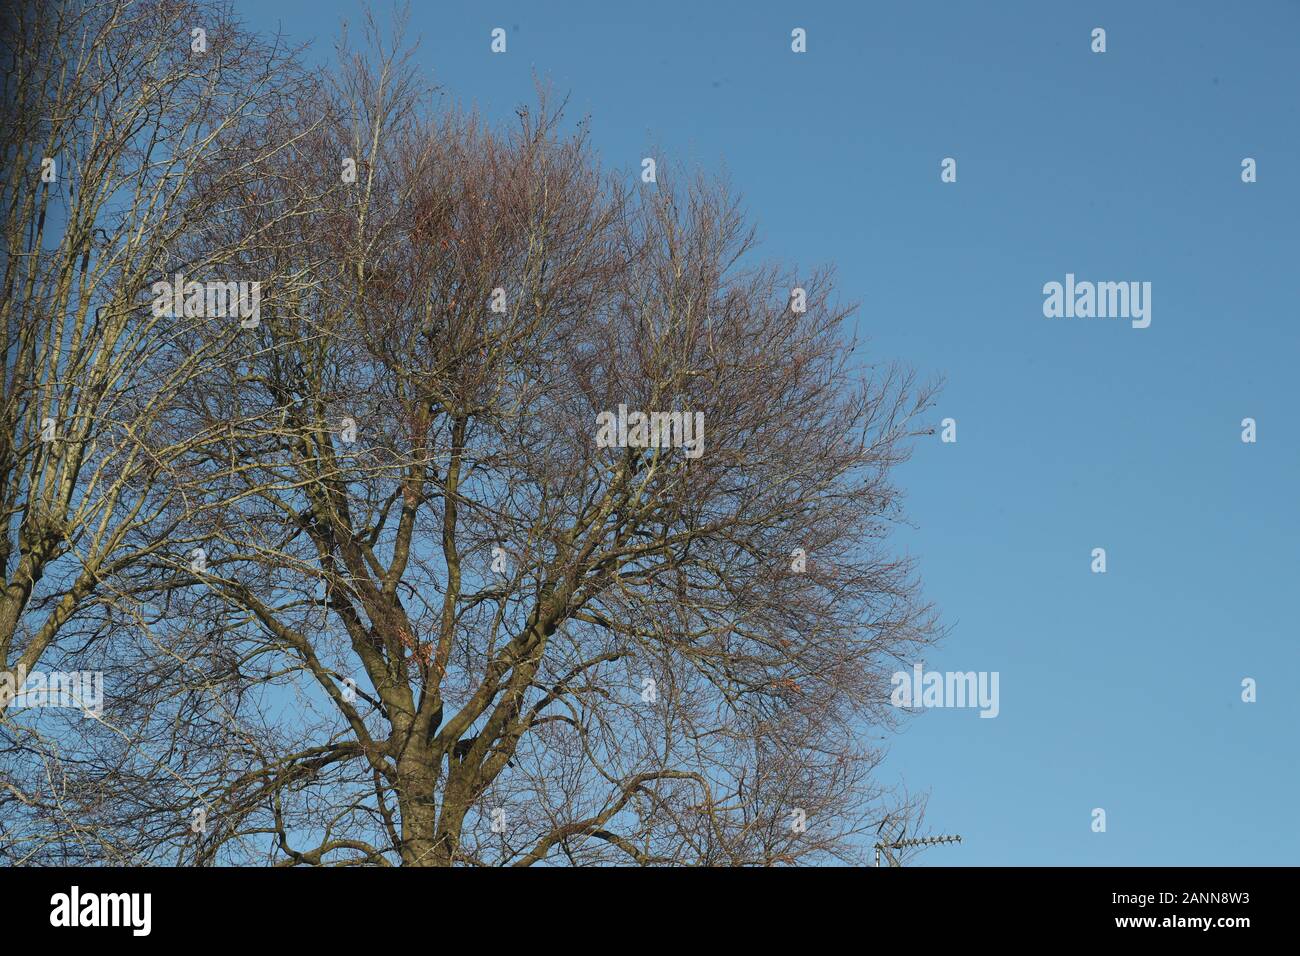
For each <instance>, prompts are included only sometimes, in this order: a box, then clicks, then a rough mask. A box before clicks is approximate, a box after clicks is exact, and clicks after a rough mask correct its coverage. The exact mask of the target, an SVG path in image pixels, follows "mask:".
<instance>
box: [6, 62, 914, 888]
mask: <svg viewBox="0 0 1300 956" xmlns="http://www.w3.org/2000/svg"><path fill="white" fill-rule="evenodd" d="M370 49H371V50H372V51H373V52H372V53H371V54H370V55H368V56H363V55H358V54H353V53H351V52H350V51H348V50H345V51H344V56H343V57H342V58H341V64H342V65H341V66H340V68H339V69H338V70H337V71H333V72H332V73H331V74H330V75H329V76H328V77H327V78H326V79H325V80H322V82H321V83H320V84H319V86H318V87H315V88H314V89H315V92H314V93H313V103H314V104H315V106H316V108H317V110H318V112H316V113H315V114H313V115H310V116H296V115H295V116H291V115H289V114H288V112H287V111H286V112H285V113H283V114H282V115H281V116H280V120H281V122H282V123H283V125H284V126H285V128H286V129H290V130H292V132H291V134H290V135H289V136H288V139H287V143H288V145H287V146H286V148H284V149H282V150H280V151H278V152H277V153H276V155H274V156H271V157H268V158H267V161H266V163H265V164H263V165H262V166H259V168H258V170H257V175H256V178H255V181H252V182H250V183H248V184H247V185H246V186H245V187H243V188H245V189H246V190H247V191H248V193H249V195H250V201H249V202H248V203H246V204H244V205H242V206H239V207H236V208H229V209H227V210H225V212H224V214H223V215H222V216H221V217H219V218H218V219H209V220H208V221H207V228H205V229H203V230H201V231H199V232H197V233H195V234H193V235H191V236H188V237H186V238H184V239H183V240H178V241H176V242H172V243H169V244H166V248H167V250H168V251H169V253H171V254H173V255H180V254H181V252H182V250H185V251H186V254H187V255H188V256H189V257H190V258H191V259H194V258H200V257H211V256H212V254H213V250H221V251H222V254H223V255H224V256H225V257H226V258H225V259H224V260H223V261H224V262H227V263H228V264H229V265H230V267H231V268H234V269H235V271H237V272H238V273H239V274H241V275H249V276H260V277H266V290H265V293H264V296H263V309H262V322H261V324H260V325H259V326H258V327H257V328H255V329H245V330H234V331H232V330H231V329H230V328H229V326H220V325H215V324H213V323H191V324H190V325H189V326H188V327H186V328H184V329H182V330H177V332H176V334H175V341H176V342H177V343H178V352H179V353H180V354H181V355H184V356H196V357H199V358H200V360H199V361H196V362H195V363H194V367H193V371H192V376H193V377H192V379H191V380H189V381H188V384H187V387H185V388H184V389H179V390H177V391H175V392H174V393H172V395H173V397H174V399H175V403H176V406H177V409H178V411H177V421H179V422H183V423H184V428H183V429H182V430H183V432H184V433H185V434H187V435H194V436H202V439H201V440H198V441H193V442H190V443H188V444H186V446H185V447H184V448H183V449H182V450H181V451H180V453H179V454H178V456H177V460H178V465H177V469H178V470H179V471H180V473H181V474H183V475H184V476H185V478H186V481H187V484H185V485H184V487H186V488H188V493H189V494H190V495H191V498H190V499H189V500H187V504H186V507H184V508H182V509H176V510H167V511H166V513H167V514H168V515H173V516H174V524H169V525H168V526H167V527H165V528H154V529H150V531H151V535H152V536H151V537H149V541H150V543H151V544H152V545H153V547H152V548H151V549H150V551H149V554H148V556H147V557H145V558H144V559H143V560H142V561H140V562H138V563H137V564H136V567H138V568H139V576H138V580H137V582H136V587H135V590H134V592H133V597H134V600H133V601H131V602H130V603H129V604H118V605H115V614H116V616H115V617H114V618H113V619H114V621H115V623H116V624H117V625H118V626H117V632H118V634H119V637H118V639H117V640H116V641H115V642H114V643H113V646H112V648H111V651H109V650H106V652H105V653H106V655H108V656H107V657H106V659H109V660H111V667H112V670H111V672H110V673H111V674H112V675H114V679H113V683H112V688H113V689H114V690H113V693H111V695H110V698H109V700H108V701H107V704H106V707H105V717H104V720H103V721H102V722H93V721H92V722H81V723H74V724H68V725H67V726H65V727H64V728H63V731H62V734H61V735H60V738H59V744H60V747H61V748H62V750H61V752H65V753H66V752H67V749H68V748H69V747H72V748H73V749H75V750H76V752H77V753H78V760H77V762H76V763H75V765H73V764H72V762H71V761H67V760H64V759H62V758H60V757H57V756H51V755H49V754H46V755H45V756H44V757H43V759H42V761H40V762H37V761H29V762H28V764H27V769H26V774H27V776H26V777H24V778H23V779H22V780H15V782H14V784H13V785H12V790H13V791H14V792H15V793H19V792H21V794H22V795H23V796H22V799H23V802H24V806H25V809H24V824H23V828H22V838H21V841H20V842H21V843H22V845H23V846H24V847H30V848H31V849H30V850H28V852H29V853H30V854H31V855H32V856H33V857H34V858H37V857H39V858H49V857H60V856H62V857H63V858H69V857H73V858H87V859H90V858H94V857H95V856H96V855H97V854H98V855H100V856H103V857H109V858H113V859H118V860H122V861H130V862H146V861H151V860H163V859H172V860H175V861H179V862H185V863H195V864H205V863H212V862H225V863H238V862H244V863H248V862H275V863H280V864H287V865H299V864H307V865H321V864H326V865H328V864H399V863H400V864H405V865H442V866H446V865H455V864H469V865H500V864H514V865H529V864H534V863H567V864H584V865H585V864H601V863H629V864H666V865H774V864H788V863H800V862H815V861H818V860H828V859H830V860H845V861H848V860H859V859H861V858H862V854H863V853H864V852H867V851H866V850H865V848H866V847H868V846H869V843H870V840H869V839H867V838H866V835H867V834H869V833H871V832H873V831H874V829H875V827H876V825H877V824H878V823H879V821H880V820H881V819H882V818H883V816H884V815H886V814H893V815H895V816H897V815H899V814H902V815H906V814H908V813H909V812H914V810H915V807H913V806H910V805H908V804H907V803H906V801H904V805H902V806H900V805H899V802H898V799H896V797H895V796H894V795H891V794H889V793H887V792H885V790H884V789H883V788H881V787H880V786H879V785H878V784H877V783H876V782H875V781H874V778H873V775H872V771H873V768H874V767H875V766H876V764H877V762H878V760H879V757H880V752H879V750H878V749H877V748H876V747H875V746H874V745H873V744H872V742H871V741H873V740H874V739H876V738H877V737H878V733H873V731H874V730H875V729H876V728H882V727H885V728H887V727H889V726H891V725H892V723H893V721H894V712H893V711H892V709H891V708H890V707H889V703H888V701H889V686H890V685H889V676H888V675H889V673H890V672H891V671H892V670H894V668H895V664H896V661H897V660H899V659H901V658H902V657H904V656H908V655H912V654H914V653H916V652H917V650H918V649H919V648H920V647H922V646H923V645H925V644H927V643H929V642H930V641H932V640H933V639H934V637H935V625H934V621H933V618H932V616H931V613H930V611H929V609H928V608H927V607H926V606H925V605H924V603H923V602H922V601H921V600H920V598H919V597H918V592H917V583H916V581H915V578H914V576H913V573H912V569H911V567H910V565H909V563H908V562H907V561H906V560H903V559H901V558H898V557H894V556H892V555H891V554H890V553H889V550H888V547H887V536H888V532H889V529H890V526H891V525H892V524H893V523H894V522H895V521H896V520H897V519H898V518H899V517H900V514H901V512H900V511H899V505H898V492H897V491H896V489H895V488H894V487H893V485H892V483H891V473H892V472H893V469H894V467H895V466H896V465H897V464H898V463H899V462H900V461H901V460H903V458H904V457H905V455H906V453H907V446H908V442H909V437H910V436H911V435H912V434H913V433H914V429H915V424H914V423H915V421H916V416H917V414H918V413H919V412H920V411H921V410H923V409H924V408H925V407H926V406H927V404H928V401H929V390H928V389H927V388H924V387H920V388H918V387H917V385H916V384H915V383H914V381H913V380H912V378H911V376H910V375H908V374H906V373H905V372H903V371H901V370H899V369H898V368H896V367H894V366H889V365H878V364H874V363H871V362H870V361H868V360H867V359H866V358H865V357H862V356H860V355H859V353H858V346H857V344H856V343H855V342H854V341H853V340H852V338H851V337H850V336H849V335H848V333H847V330H846V328H845V320H846V319H847V318H848V316H849V315H850V313H851V309H850V308H848V307H846V306H843V305H839V304H837V302H836V299H835V296H834V292H833V287H832V277H831V274H830V273H829V272H828V271H820V272H816V273H812V274H800V273H797V272H796V271H794V270H793V269H790V268H786V267H782V266H776V265H771V264H767V263H764V262H762V261H760V260H759V259H758V257H757V254H756V251H755V249H754V235H753V232H752V229H751V228H750V227H749V226H748V225H747V222H746V217H745V215H744V213H743V211H742V210H741V208H740V207H739V205H738V203H737V201H736V200H735V198H734V197H733V196H732V194H731V192H730V190H729V189H728V188H727V186H726V184H725V183H719V182H716V181H712V180H709V179H708V178H705V177H687V176H685V175H683V177H682V178H681V179H680V180H679V179H678V177H677V174H676V173H675V172H674V171H671V170H669V169H668V168H667V166H666V164H663V163H661V164H660V166H659V169H658V177H657V179H658V181H657V182H654V183H643V184H639V185H638V186H636V187H635V188H633V187H629V186H628V185H626V183H625V181H624V180H622V179H621V178H620V177H619V176H617V175H613V174H609V173H606V172H603V171H602V170H601V169H600V168H599V166H598V164H597V163H596V161H595V159H594V157H593V156H592V153H591V150H590V148H589V146H588V144H587V142H586V138H585V135H584V131H583V129H584V124H578V128H577V130H576V131H569V132H565V129H566V127H565V125H564V123H563V120H562V111H561V110H554V109H551V108H550V107H549V105H548V103H547V101H546V97H545V96H543V97H541V98H540V102H539V103H538V104H537V105H536V106H535V107H530V108H527V109H521V110H520V111H519V118H518V123H517V124H516V125H515V126H513V127H512V128H510V129H506V130H498V129H492V128H490V127H488V126H487V125H486V124H484V123H483V122H482V121H481V120H479V119H478V118H477V117H475V116H474V115H472V114H468V113H465V112H463V111H460V110H457V109H455V108H440V109H437V110H434V109H433V108H431V106H430V102H429V100H428V99H427V98H426V97H425V95H424V94H425V91H424V90H423V89H421V87H420V85H419V84H418V82H417V78H416V77H417V74H415V73H414V72H413V70H412V69H411V68H410V66H409V63H408V61H407V59H406V58H405V56H404V54H402V53H401V52H399V51H398V50H399V49H400V48H386V47H385V46H384V45H383V44H374V45H372V46H371V47H370ZM353 173H354V174H355V175H352V174H353ZM248 236H253V237H257V239H256V241H246V242H242V243H241V242H240V239H239V237H248ZM171 362H173V363H176V364H180V362H179V359H178V358H175V357H173V358H171ZM638 412H645V413H651V412H654V413H657V414H658V416H659V417H657V418H656V419H655V421H656V424H657V425H659V424H662V423H664V422H670V423H672V424H671V425H667V426H665V427H664V430H663V431H662V433H660V432H656V435H658V437H660V438H662V439H664V440H663V441H656V442H650V441H640V440H638V437H639V432H638V426H637V425H636V424H635V422H636V418H635V413H638ZM673 415H675V416H676V418H673V417H672V416H673ZM611 417H612V418H613V419H615V420H618V419H622V420H623V423H624V425H625V426H626V424H627V422H628V420H629V418H630V420H631V422H632V424H631V427H630V430H629V429H627V428H622V429H620V428H618V427H614V428H612V429H611V427H610V420H611ZM684 425H693V426H694V427H693V428H692V430H691V431H689V432H686V431H684V430H683V428H682V427H681V426H684ZM628 433H630V435H631V438H630V439H629V440H627V441H621V440H615V441H612V442H611V441H609V440H608V439H610V438H618V439H621V438H623V437H625V436H626V434H628ZM640 437H648V436H640ZM168 487H169V489H170V488H171V487H172V486H171V485H168ZM199 548H201V549H202V553H203V555H204V561H203V563H202V564H201V565H199V566H196V565H195V564H194V563H193V562H192V561H190V560H189V558H188V555H190V554H192V553H193V552H194V550H195V549H199ZM52 764H56V765H57V766H58V779H59V780H60V781H61V784H60V787H61V788H62V789H60V790H59V792H58V793H52V792H51V790H52V789H58V788H50V787H44V788H43V787H42V786H41V784H40V780H39V778H40V776H41V775H42V774H43V775H45V776H46V777H47V778H48V777H49V776H50V769H49V768H50V766H51V765H52ZM0 799H3V798H2V797H0ZM0 806H2V804H0ZM73 833H75V835H76V836H75V839H74V838H73V837H72V836H71V834H73ZM74 844H75V849H70V847H73V846H74ZM15 845H17V844H15ZM0 852H3V850H0Z"/></svg>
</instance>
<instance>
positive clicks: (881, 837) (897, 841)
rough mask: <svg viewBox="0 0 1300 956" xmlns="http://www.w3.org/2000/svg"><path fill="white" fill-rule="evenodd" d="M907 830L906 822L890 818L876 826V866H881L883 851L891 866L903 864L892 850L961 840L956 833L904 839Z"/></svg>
mask: <svg viewBox="0 0 1300 956" xmlns="http://www.w3.org/2000/svg"><path fill="white" fill-rule="evenodd" d="M886 828H888V829H886ZM906 832H907V825H906V824H904V823H896V822H894V821H891V820H888V819H886V820H885V821H884V822H883V823H881V824H880V826H879V827H877V828H876V836H877V838H878V839H877V841H876V845H875V849H876V866H880V854H881V853H882V852H883V853H884V854H885V859H886V860H888V861H889V865H890V866H902V865H903V864H902V862H901V861H900V860H899V859H898V858H897V857H895V856H894V854H893V853H891V852H890V851H891V850H905V849H907V848H909V847H914V846H938V845H940V844H942V843H960V842H961V837H960V836H959V835H958V834H955V833H954V834H939V835H938V836H926V837H912V838H911V839H904V838H903V834H904V833H906Z"/></svg>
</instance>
